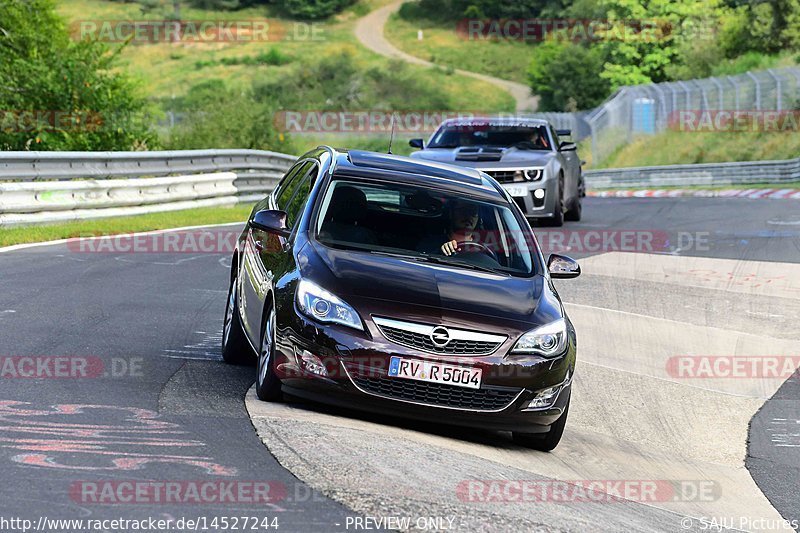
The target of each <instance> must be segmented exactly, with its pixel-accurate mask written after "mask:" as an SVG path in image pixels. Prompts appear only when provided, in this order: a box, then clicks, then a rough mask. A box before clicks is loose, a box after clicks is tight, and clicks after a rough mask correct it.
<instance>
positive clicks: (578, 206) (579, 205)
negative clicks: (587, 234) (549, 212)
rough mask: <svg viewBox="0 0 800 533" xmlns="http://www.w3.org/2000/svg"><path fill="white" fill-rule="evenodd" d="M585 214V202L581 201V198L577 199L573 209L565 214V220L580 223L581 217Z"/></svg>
mask: <svg viewBox="0 0 800 533" xmlns="http://www.w3.org/2000/svg"><path fill="white" fill-rule="evenodd" d="M582 213H583V202H582V201H581V198H580V196H578V197H576V198H575V202H574V203H573V204H572V207H571V208H569V209H568V210H567V212H566V213H564V220H568V221H570V222H580V220H581V215H582Z"/></svg>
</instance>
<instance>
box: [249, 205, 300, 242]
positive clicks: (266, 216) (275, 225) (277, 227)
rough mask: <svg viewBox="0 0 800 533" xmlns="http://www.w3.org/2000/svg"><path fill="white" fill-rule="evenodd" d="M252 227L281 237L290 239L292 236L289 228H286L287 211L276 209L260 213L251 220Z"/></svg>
mask: <svg viewBox="0 0 800 533" xmlns="http://www.w3.org/2000/svg"><path fill="white" fill-rule="evenodd" d="M250 226H252V227H254V228H255V229H259V230H261V231H266V232H267V233H273V234H275V235H279V236H281V237H288V236H289V235H290V234H291V231H289V228H287V227H286V211H278V210H274V209H264V210H262V211H259V212H257V213H256V214H255V216H254V217H253V218H252V219H251V220H250Z"/></svg>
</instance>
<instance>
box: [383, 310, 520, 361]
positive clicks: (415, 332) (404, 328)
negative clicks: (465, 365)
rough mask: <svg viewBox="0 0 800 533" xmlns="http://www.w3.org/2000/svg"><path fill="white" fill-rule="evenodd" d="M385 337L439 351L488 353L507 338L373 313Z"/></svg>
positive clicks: (393, 340)
mask: <svg viewBox="0 0 800 533" xmlns="http://www.w3.org/2000/svg"><path fill="white" fill-rule="evenodd" d="M373 320H374V321H375V323H376V324H377V325H378V328H379V329H380V330H381V333H382V334H383V336H384V337H386V338H387V339H388V340H390V341H392V342H394V343H397V344H400V345H402V346H407V347H409V348H415V349H417V350H422V351H424V352H429V353H434V354H440V355H489V354H492V353H494V352H495V351H496V350H497V349H498V348H499V347H500V345H501V344H503V342H504V341H505V340H506V336H505V335H495V334H490V333H479V332H475V331H469V330H465V329H458V328H447V327H443V326H438V325H429V324H418V323H416V322H405V321H401V320H393V319H390V318H381V317H373Z"/></svg>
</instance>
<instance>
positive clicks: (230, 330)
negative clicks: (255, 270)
mask: <svg viewBox="0 0 800 533" xmlns="http://www.w3.org/2000/svg"><path fill="white" fill-rule="evenodd" d="M236 286H237V283H236V278H233V279H232V280H231V286H230V287H229V288H228V304H227V305H226V306H225V322H224V323H223V325H222V359H223V360H224V361H225V362H226V363H229V364H232V365H244V364H252V362H253V350H252V348H250V344H249V343H248V342H247V339H246V338H245V336H244V329H243V328H242V320H241V317H240V316H239V305H238V303H239V295H238V294H237V292H236V291H237V288H236Z"/></svg>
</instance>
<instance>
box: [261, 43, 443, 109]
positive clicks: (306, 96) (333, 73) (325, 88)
mask: <svg viewBox="0 0 800 533" xmlns="http://www.w3.org/2000/svg"><path fill="white" fill-rule="evenodd" d="M411 95H413V96H411ZM255 96H256V98H257V99H259V100H262V101H265V102H266V101H269V102H273V103H274V105H276V106H278V107H279V108H281V109H291V110H304V109H314V110H324V111H331V110H350V111H353V110H365V109H394V110H397V111H410V110H420V109H428V110H449V109H452V105H451V104H450V100H449V98H448V96H447V94H446V93H445V92H444V91H442V90H441V89H440V87H439V86H438V85H437V84H436V82H434V81H432V80H429V79H426V78H424V77H422V78H421V77H420V76H418V75H416V74H414V73H413V71H412V70H411V69H409V68H408V66H407V65H406V64H405V63H403V62H401V61H392V62H390V63H389V65H388V67H372V68H367V69H363V68H360V66H359V65H356V64H355V62H354V59H353V56H352V55H351V54H349V53H347V52H341V53H337V54H334V55H330V56H325V57H322V58H320V59H318V60H317V61H316V62H314V63H311V64H307V63H306V64H303V65H302V66H301V65H298V66H296V67H295V68H293V69H292V70H291V72H288V73H287V74H286V75H284V76H282V77H281V79H280V80H273V81H267V82H261V83H258V84H257V85H256V88H255ZM410 96H411V97H410Z"/></svg>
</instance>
